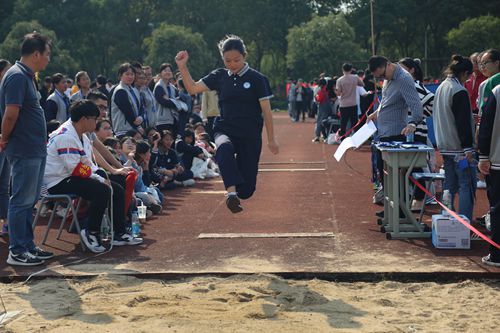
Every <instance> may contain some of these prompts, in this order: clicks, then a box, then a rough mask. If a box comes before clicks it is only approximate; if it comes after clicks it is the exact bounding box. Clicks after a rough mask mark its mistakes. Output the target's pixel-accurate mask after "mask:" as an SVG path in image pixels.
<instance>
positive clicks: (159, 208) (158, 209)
mask: <svg viewBox="0 0 500 333" xmlns="http://www.w3.org/2000/svg"><path fill="white" fill-rule="evenodd" d="M149 209H151V211H152V212H153V214H155V215H158V214H160V213H161V211H162V210H163V207H162V205H159V204H157V203H152V204H151V206H149Z"/></svg>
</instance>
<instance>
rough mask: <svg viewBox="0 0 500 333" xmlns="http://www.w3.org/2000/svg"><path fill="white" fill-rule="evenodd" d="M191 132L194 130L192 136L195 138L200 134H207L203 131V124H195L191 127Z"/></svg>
mask: <svg viewBox="0 0 500 333" xmlns="http://www.w3.org/2000/svg"><path fill="white" fill-rule="evenodd" d="M193 130H194V136H195V137H198V135H199V134H201V133H207V131H206V130H205V126H204V125H203V123H196V124H194V125H193Z"/></svg>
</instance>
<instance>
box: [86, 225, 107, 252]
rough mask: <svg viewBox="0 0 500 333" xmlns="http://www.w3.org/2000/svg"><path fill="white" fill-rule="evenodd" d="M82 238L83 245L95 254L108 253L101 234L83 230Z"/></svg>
mask: <svg viewBox="0 0 500 333" xmlns="http://www.w3.org/2000/svg"><path fill="white" fill-rule="evenodd" d="M80 236H82V237H81V238H82V240H83V243H84V244H85V246H86V247H87V249H89V250H90V251H92V252H94V253H102V252H104V251H106V248H105V247H104V246H103V245H102V243H101V238H100V236H99V232H97V231H89V230H88V229H82V230H81V232H80Z"/></svg>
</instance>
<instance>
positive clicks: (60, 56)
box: [0, 21, 79, 74]
mask: <svg viewBox="0 0 500 333" xmlns="http://www.w3.org/2000/svg"><path fill="white" fill-rule="evenodd" d="M33 31H37V32H39V33H41V34H43V35H45V36H47V37H49V38H50V39H51V41H52V50H51V62H50V63H49V65H48V66H47V69H46V73H49V74H53V73H55V72H62V73H66V74H67V73H73V72H74V71H76V70H78V68H79V65H78V63H77V62H76V61H75V60H74V59H73V58H72V57H71V55H70V53H69V52H68V50H65V49H62V48H61V47H60V42H59V40H58V39H57V36H56V33H55V32H54V31H52V30H50V29H48V28H46V27H44V26H42V25H41V24H40V23H38V22H37V21H30V22H26V21H24V22H18V23H16V24H15V25H14V26H13V27H12V29H11V30H10V32H9V33H8V34H7V37H5V40H4V41H3V43H2V45H1V46H0V53H1V54H2V57H4V58H6V59H9V60H10V61H14V60H16V59H19V58H20V56H21V54H20V44H21V41H22V40H23V36H24V35H26V34H28V33H31V32H33Z"/></svg>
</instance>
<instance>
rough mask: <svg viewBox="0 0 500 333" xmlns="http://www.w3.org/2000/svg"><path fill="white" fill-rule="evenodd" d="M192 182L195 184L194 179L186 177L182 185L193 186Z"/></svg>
mask: <svg viewBox="0 0 500 333" xmlns="http://www.w3.org/2000/svg"><path fill="white" fill-rule="evenodd" d="M194 184H195V181H194V179H188V180H185V181H183V182H182V186H186V187H189V186H193V185H194Z"/></svg>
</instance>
